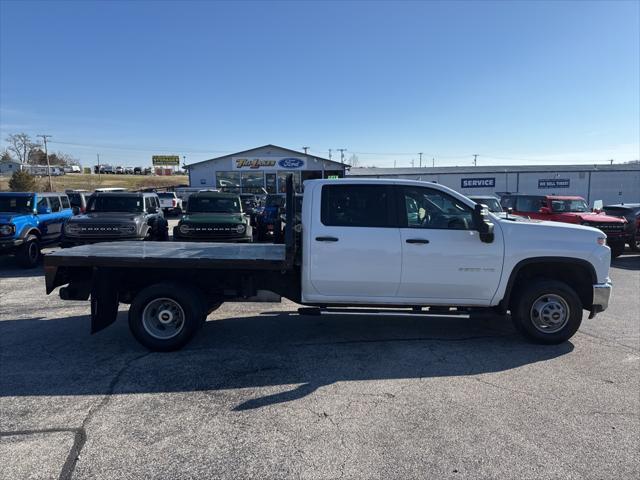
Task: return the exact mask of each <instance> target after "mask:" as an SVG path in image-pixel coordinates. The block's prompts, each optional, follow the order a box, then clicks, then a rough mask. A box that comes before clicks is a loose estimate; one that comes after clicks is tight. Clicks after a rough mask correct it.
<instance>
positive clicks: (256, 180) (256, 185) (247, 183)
mask: <svg viewBox="0 0 640 480" xmlns="http://www.w3.org/2000/svg"><path fill="white" fill-rule="evenodd" d="M262 188H264V173H263V172H242V191H243V192H244V193H258V192H259V193H262Z"/></svg>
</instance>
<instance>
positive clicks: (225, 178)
mask: <svg viewBox="0 0 640 480" xmlns="http://www.w3.org/2000/svg"><path fill="white" fill-rule="evenodd" d="M216 187H217V188H219V189H227V190H229V189H232V190H236V189H239V188H240V172H217V173H216Z"/></svg>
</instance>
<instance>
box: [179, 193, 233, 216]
mask: <svg viewBox="0 0 640 480" xmlns="http://www.w3.org/2000/svg"><path fill="white" fill-rule="evenodd" d="M188 208H189V213H241V212H242V208H241V207H240V199H239V198H238V197H235V198H234V197H193V196H192V197H191V198H190V199H189V206H188Z"/></svg>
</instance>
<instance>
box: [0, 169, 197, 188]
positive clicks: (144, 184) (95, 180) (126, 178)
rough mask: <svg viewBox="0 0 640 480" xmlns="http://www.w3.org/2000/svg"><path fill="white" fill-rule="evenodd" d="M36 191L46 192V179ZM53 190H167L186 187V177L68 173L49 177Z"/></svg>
mask: <svg viewBox="0 0 640 480" xmlns="http://www.w3.org/2000/svg"><path fill="white" fill-rule="evenodd" d="M10 178H11V177H5V176H2V177H0V191H7V190H9V179H10ZM37 180H38V191H47V190H48V186H49V181H48V179H47V177H38V179H37ZM51 180H52V181H53V190H54V191H56V192H63V191H65V190H67V189H73V190H89V191H93V190H95V189H96V188H107V187H121V188H126V189H127V190H139V189H142V188H167V187H174V186H178V185H187V184H188V183H189V177H188V176H187V175H175V176H167V177H163V176H156V175H85V174H82V173H69V174H67V175H62V176H60V177H51Z"/></svg>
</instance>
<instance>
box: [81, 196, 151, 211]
mask: <svg viewBox="0 0 640 480" xmlns="http://www.w3.org/2000/svg"><path fill="white" fill-rule="evenodd" d="M142 207H143V203H142V198H141V197H115V196H114V197H111V196H109V197H93V196H92V197H90V198H89V204H88V205H87V211H88V212H130V213H137V212H142Z"/></svg>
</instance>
